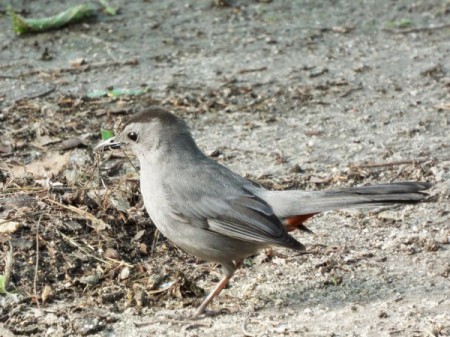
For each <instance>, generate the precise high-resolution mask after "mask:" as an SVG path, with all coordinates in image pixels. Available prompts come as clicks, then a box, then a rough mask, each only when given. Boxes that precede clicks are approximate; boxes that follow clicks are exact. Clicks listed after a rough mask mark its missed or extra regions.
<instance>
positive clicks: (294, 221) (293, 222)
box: [284, 213, 318, 234]
mask: <svg viewBox="0 0 450 337" xmlns="http://www.w3.org/2000/svg"><path fill="white" fill-rule="evenodd" d="M316 214H318V213H311V214H300V215H296V216H292V217H290V218H285V219H284V228H285V229H286V230H287V231H288V232H292V231H294V230H296V229H299V230H301V231H304V232H307V233H310V234H314V233H313V231H311V230H310V229H308V228H307V227H306V226H305V225H304V224H303V223H304V222H305V221H306V220H308V219H309V218H312V217H313V216H314V215H316Z"/></svg>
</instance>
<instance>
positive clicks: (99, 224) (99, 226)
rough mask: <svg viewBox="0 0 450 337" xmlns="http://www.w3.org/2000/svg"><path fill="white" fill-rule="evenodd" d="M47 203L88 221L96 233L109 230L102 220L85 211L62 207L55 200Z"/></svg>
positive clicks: (69, 206) (66, 206) (67, 206)
mask: <svg viewBox="0 0 450 337" xmlns="http://www.w3.org/2000/svg"><path fill="white" fill-rule="evenodd" d="M45 200H47V201H49V202H50V203H52V204H54V205H58V206H59V207H62V208H64V209H67V210H69V211H71V212H74V213H76V214H78V215H81V216H82V217H83V218H85V219H86V220H89V221H90V222H91V224H92V228H94V229H95V230H96V231H101V230H104V229H106V228H110V227H111V226H110V225H108V224H107V223H105V222H104V221H103V220H101V219H98V218H96V217H95V216H94V215H92V214H91V213H89V212H87V211H83V210H81V209H79V208H77V207H75V206H71V205H63V204H61V203H60V202H57V201H55V200H52V199H45Z"/></svg>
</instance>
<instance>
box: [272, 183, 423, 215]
mask: <svg viewBox="0 0 450 337" xmlns="http://www.w3.org/2000/svg"><path fill="white" fill-rule="evenodd" d="M430 187H431V184H429V183H416V182H404V183H391V184H381V185H372V186H362V187H352V188H346V189H340V190H330V191H315V192H308V191H292V190H291V191H270V192H268V194H267V197H268V198H267V199H268V202H269V203H270V205H271V206H272V207H273V209H274V211H275V213H276V214H277V216H279V217H280V218H282V219H286V218H290V217H295V216H299V215H302V214H313V213H321V212H326V211H331V210H336V209H342V208H369V207H376V206H388V205H393V204H415V203H417V202H420V201H422V200H423V199H424V198H425V197H426V196H427V194H426V193H424V192H423V191H426V190H427V189H429V188H430Z"/></svg>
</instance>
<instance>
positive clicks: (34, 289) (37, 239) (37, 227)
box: [33, 213, 44, 309]
mask: <svg viewBox="0 0 450 337" xmlns="http://www.w3.org/2000/svg"><path fill="white" fill-rule="evenodd" d="M43 215H44V213H41V215H40V216H39V220H38V222H37V224H36V265H35V267H34V279H33V293H34V299H35V300H36V305H37V307H38V308H39V309H41V305H40V304H39V295H38V293H37V278H38V272H39V225H40V224H41V220H42V216H43Z"/></svg>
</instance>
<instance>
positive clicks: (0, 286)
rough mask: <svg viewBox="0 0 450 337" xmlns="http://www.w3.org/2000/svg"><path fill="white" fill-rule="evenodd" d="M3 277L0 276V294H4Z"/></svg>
mask: <svg viewBox="0 0 450 337" xmlns="http://www.w3.org/2000/svg"><path fill="white" fill-rule="evenodd" d="M5 286H6V285H5V276H4V275H0V294H6V293H7V291H6V287H5Z"/></svg>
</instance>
